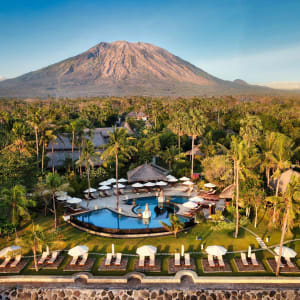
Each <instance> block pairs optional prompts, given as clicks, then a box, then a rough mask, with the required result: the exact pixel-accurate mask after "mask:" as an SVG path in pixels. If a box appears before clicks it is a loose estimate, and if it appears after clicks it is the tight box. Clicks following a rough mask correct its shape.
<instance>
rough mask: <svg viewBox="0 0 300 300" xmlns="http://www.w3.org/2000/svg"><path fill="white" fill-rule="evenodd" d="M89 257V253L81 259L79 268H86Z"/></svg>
mask: <svg viewBox="0 0 300 300" xmlns="http://www.w3.org/2000/svg"><path fill="white" fill-rule="evenodd" d="M88 257H89V254H88V253H85V254H83V255H82V258H81V260H80V262H79V266H84V265H85V263H86V261H87V259H88Z"/></svg>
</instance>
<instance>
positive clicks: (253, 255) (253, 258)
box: [251, 253, 259, 266]
mask: <svg viewBox="0 0 300 300" xmlns="http://www.w3.org/2000/svg"><path fill="white" fill-rule="evenodd" d="M251 262H252V265H253V266H258V265H259V264H258V262H257V260H256V255H255V253H251Z"/></svg>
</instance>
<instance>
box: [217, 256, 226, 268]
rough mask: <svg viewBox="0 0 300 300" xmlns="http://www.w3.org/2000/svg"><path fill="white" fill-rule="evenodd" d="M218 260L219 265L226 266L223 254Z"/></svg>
mask: <svg viewBox="0 0 300 300" xmlns="http://www.w3.org/2000/svg"><path fill="white" fill-rule="evenodd" d="M218 261H219V266H220V267H221V268H225V264H224V260H223V256H222V255H219V256H218Z"/></svg>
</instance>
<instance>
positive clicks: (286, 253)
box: [274, 246, 297, 258]
mask: <svg viewBox="0 0 300 300" xmlns="http://www.w3.org/2000/svg"><path fill="white" fill-rule="evenodd" d="M279 250H280V247H279V246H277V247H275V249H274V251H275V252H276V254H278V255H279ZM281 255H282V256H283V257H290V258H293V257H295V256H296V255H297V252H296V251H294V250H293V249H291V248H289V247H285V246H283V247H282V253H281Z"/></svg>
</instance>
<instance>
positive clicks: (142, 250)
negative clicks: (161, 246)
mask: <svg viewBox="0 0 300 300" xmlns="http://www.w3.org/2000/svg"><path fill="white" fill-rule="evenodd" d="M156 251H157V248H156V247H154V246H151V245H145V246H142V247H139V248H137V249H136V254H138V255H142V256H151V255H153V254H155V253H156Z"/></svg>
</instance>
